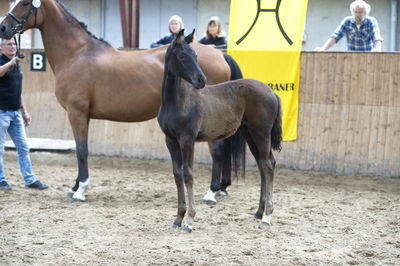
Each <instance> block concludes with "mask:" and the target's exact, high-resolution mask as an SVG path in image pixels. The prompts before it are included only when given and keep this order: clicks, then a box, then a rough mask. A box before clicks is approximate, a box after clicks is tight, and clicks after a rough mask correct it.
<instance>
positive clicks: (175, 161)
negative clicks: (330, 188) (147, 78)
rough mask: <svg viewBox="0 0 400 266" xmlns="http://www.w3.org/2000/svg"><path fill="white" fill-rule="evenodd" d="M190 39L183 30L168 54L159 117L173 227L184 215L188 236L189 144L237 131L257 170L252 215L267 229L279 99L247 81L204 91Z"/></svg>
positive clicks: (278, 138) (191, 209) (279, 137)
mask: <svg viewBox="0 0 400 266" xmlns="http://www.w3.org/2000/svg"><path fill="white" fill-rule="evenodd" d="M193 34H194V31H193V32H192V33H191V34H190V35H189V36H187V37H186V38H185V37H184V35H183V30H182V31H181V32H180V33H179V34H178V36H177V38H176V40H175V41H174V42H173V43H172V44H171V45H170V47H168V49H167V53H166V55H165V70H164V80H163V87H162V96H161V108H160V111H159V113H158V122H159V124H160V127H161V129H162V130H163V132H164V134H165V138H166V144H167V147H168V150H169V152H170V154H171V159H172V166H173V174H174V177H175V183H176V186H177V190H178V214H177V217H176V219H175V221H174V223H173V226H174V227H181V225H182V221H183V218H184V216H185V214H186V211H187V212H188V215H187V220H186V224H185V225H184V227H183V229H182V230H183V231H185V232H191V231H192V224H193V219H194V217H195V214H196V212H195V210H194V192H193V168H192V167H193V153H194V143H195V142H196V141H215V140H221V139H224V138H227V137H229V136H231V135H232V134H234V133H235V132H236V131H237V129H240V131H241V133H242V134H243V135H244V137H245V138H246V141H247V144H248V145H249V147H250V150H251V152H252V154H253V155H254V157H255V159H256V161H257V165H258V168H259V171H260V176H261V193H260V202H259V207H258V210H257V212H256V214H255V216H256V217H257V218H260V219H262V220H261V225H269V224H270V222H271V214H272V211H273V204H272V193H273V179H274V169H275V159H274V157H273V155H272V149H275V150H280V148H281V140H282V127H281V110H280V100H279V97H278V96H277V95H276V94H275V93H274V92H273V91H272V89H271V88H270V87H269V86H267V85H266V84H264V83H262V82H260V81H257V80H252V79H242V80H235V81H229V82H225V83H221V84H218V85H213V86H205V84H206V77H205V75H204V73H203V72H202V70H201V68H200V66H199V64H198V63H197V54H196V53H195V51H194V50H193V49H192V48H191V47H190V45H189V43H191V42H192V40H193ZM201 88H203V89H202V90H200V89H201ZM184 186H185V187H186V190H187V195H188V209H187V208H186V201H185V189H184Z"/></svg>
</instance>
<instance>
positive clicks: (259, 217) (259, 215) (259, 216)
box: [254, 212, 263, 220]
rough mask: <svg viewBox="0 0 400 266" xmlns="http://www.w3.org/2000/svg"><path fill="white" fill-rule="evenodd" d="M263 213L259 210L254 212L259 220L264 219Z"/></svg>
mask: <svg viewBox="0 0 400 266" xmlns="http://www.w3.org/2000/svg"><path fill="white" fill-rule="evenodd" d="M262 216H263V215H262V213H261V214H260V213H258V212H256V213H255V214H254V218H256V219H258V220H261V219H262Z"/></svg>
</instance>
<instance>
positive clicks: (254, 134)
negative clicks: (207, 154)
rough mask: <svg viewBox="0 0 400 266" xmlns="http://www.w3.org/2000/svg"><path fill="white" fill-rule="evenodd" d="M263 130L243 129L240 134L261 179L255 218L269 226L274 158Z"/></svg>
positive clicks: (268, 138) (267, 136)
mask: <svg viewBox="0 0 400 266" xmlns="http://www.w3.org/2000/svg"><path fill="white" fill-rule="evenodd" d="M264 131H265V130H257V129H256V128H250V129H248V128H243V129H242V131H241V132H242V134H243V136H244V137H245V138H246V140H247V143H248V145H249V147H250V151H251V153H252V154H253V155H254V158H255V159H256V162H257V166H258V169H259V171H260V177H261V191H260V202H259V206H258V210H257V212H256V213H255V215H254V216H255V217H256V218H258V219H262V220H261V225H270V224H271V215H272V211H273V203H272V193H273V181H274V169H275V158H274V157H273V155H272V152H271V138H270V136H269V135H266V134H265V133H264Z"/></svg>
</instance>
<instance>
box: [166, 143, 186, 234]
mask: <svg viewBox="0 0 400 266" xmlns="http://www.w3.org/2000/svg"><path fill="white" fill-rule="evenodd" d="M165 143H166V144H167V148H168V150H169V153H170V155H171V160H172V168H173V173H174V178H175V184H176V190H177V192H178V213H177V215H176V219H175V221H174V223H173V224H172V228H177V227H181V226H182V220H183V217H184V216H185V213H186V202H185V188H184V187H183V174H182V156H181V150H180V147H179V143H178V142H177V141H176V139H174V138H171V137H168V136H166V137H165Z"/></svg>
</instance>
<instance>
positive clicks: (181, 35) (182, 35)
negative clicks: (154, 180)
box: [175, 29, 185, 44]
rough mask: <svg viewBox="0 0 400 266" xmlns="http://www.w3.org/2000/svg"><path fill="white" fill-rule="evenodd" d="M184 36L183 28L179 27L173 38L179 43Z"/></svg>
mask: <svg viewBox="0 0 400 266" xmlns="http://www.w3.org/2000/svg"><path fill="white" fill-rule="evenodd" d="M184 38H185V29H181V30H180V31H179V33H178V35H176V38H175V43H177V44H179V43H181V42H182V41H183V40H184Z"/></svg>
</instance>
